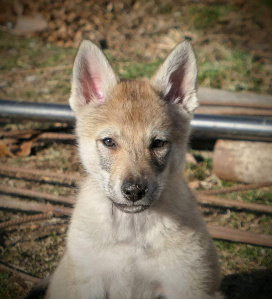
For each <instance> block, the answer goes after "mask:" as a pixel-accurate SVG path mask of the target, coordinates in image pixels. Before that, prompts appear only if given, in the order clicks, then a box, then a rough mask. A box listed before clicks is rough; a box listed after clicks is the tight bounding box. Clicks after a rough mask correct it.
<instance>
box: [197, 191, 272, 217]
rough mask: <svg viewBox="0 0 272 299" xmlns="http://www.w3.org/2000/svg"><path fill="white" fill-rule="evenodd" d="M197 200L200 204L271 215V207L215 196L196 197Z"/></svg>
mask: <svg viewBox="0 0 272 299" xmlns="http://www.w3.org/2000/svg"><path fill="white" fill-rule="evenodd" d="M197 199H198V201H199V202H202V203H211V204H218V205H222V206H224V207H228V208H238V209H246V210H250V211H258V212H263V213H272V207H270V206H266V205H261V204H256V203H248V202H242V201H237V200H232V199H226V198H220V197H216V196H209V195H201V194H199V195H197Z"/></svg>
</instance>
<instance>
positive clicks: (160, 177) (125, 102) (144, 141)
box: [70, 42, 197, 213]
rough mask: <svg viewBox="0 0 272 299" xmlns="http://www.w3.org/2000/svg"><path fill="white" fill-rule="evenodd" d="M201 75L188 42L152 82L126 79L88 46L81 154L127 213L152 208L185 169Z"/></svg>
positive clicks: (78, 75) (81, 95)
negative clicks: (170, 180)
mask: <svg viewBox="0 0 272 299" xmlns="http://www.w3.org/2000/svg"><path fill="white" fill-rule="evenodd" d="M183 56H184V57H185V59H184V57H183ZM179 60H180V61H179ZM191 64H192V65H191ZM195 77H196V70H195V60H194V55H193V52H192V49H191V47H190V45H189V44H188V43H185V44H183V43H182V44H180V45H179V46H178V47H177V48H176V49H175V50H174V51H173V52H172V53H171V54H170V56H169V57H168V58H167V59H166V61H165V62H164V63H163V65H162V66H161V68H160V69H159V70H158V72H157V73H156V74H155V76H154V77H153V78H152V79H151V80H133V81H127V82H121V83H119V82H118V81H119V80H118V78H117V77H116V76H115V74H114V72H113V70H112V68H111V67H110V65H109V63H108V61H107V60H106V58H105V57H104V55H103V54H102V52H101V51H100V50H99V49H98V48H97V47H96V46H94V45H93V44H92V43H90V42H84V43H83V44H82V45H81V47H80V49H79V52H78V54H77V57H76V61H75V66H74V76H73V84H72V95H71V98H70V103H71V107H72V108H73V109H74V111H75V112H76V118H77V135H78V139H79V150H80V155H81V159H82V162H83V165H84V166H85V169H86V170H87V171H88V172H89V173H90V174H91V176H92V177H93V178H95V179H96V182H97V184H100V185H101V186H102V187H103V189H104V191H105V194H106V196H107V198H108V199H109V200H110V201H111V202H112V203H113V204H114V205H115V206H116V207H117V208H119V209H120V210H122V211H124V212H127V213H137V212H141V211H143V210H145V209H147V208H148V207H149V206H150V205H151V204H152V203H153V202H155V201H156V200H158V199H159V197H160V194H161V191H162V190H163V188H164V187H165V186H166V185H167V180H168V178H169V174H171V173H175V172H176V171H177V170H179V169H180V167H181V166H182V161H183V159H184V155H185V151H186V145H187V140H188V134H189V121H190V117H191V112H192V111H193V110H194V108H196V106H197V99H196V97H195Z"/></svg>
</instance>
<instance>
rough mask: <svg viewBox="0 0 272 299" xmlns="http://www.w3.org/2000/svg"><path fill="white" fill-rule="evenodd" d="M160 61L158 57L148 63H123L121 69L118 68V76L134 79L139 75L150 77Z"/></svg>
mask: <svg viewBox="0 0 272 299" xmlns="http://www.w3.org/2000/svg"><path fill="white" fill-rule="evenodd" d="M161 63H162V60H161V59H158V60H156V61H154V62H153V63H150V64H146V63H141V62H135V63H130V64H128V65H124V66H123V68H122V70H121V71H120V70H119V71H120V77H121V78H123V79H135V78H139V77H147V78H150V77H151V76H152V75H154V73H155V72H156V70H157V69H158V67H159V65H160V64H161Z"/></svg>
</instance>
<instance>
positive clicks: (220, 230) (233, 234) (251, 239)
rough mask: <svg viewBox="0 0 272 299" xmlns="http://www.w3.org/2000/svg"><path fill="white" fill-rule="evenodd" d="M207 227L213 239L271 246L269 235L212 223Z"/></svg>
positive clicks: (271, 240) (271, 237)
mask: <svg viewBox="0 0 272 299" xmlns="http://www.w3.org/2000/svg"><path fill="white" fill-rule="evenodd" d="M207 228H208V231H209V233H210V235H211V236H212V237H213V238H215V239H221V240H228V241H232V242H241V243H248V244H254V245H260V246H267V247H272V236H271V235H264V234H256V233H250V232H247V231H242V230H238V229H234V228H229V227H225V226H217V225H212V224H208V225H207Z"/></svg>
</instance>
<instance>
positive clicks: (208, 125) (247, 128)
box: [191, 114, 272, 141]
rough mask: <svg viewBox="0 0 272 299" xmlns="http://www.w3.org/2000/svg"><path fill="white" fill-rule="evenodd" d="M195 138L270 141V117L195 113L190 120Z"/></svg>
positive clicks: (271, 138)
mask: <svg viewBox="0 0 272 299" xmlns="http://www.w3.org/2000/svg"><path fill="white" fill-rule="evenodd" d="M191 126H192V135H193V138H196V139H217V138H228V139H246V140H259V141H272V119H269V118H268V117H263V118H253V117H251V118H249V117H232V116H219V115H203V114H196V115H195V116H194V118H193V120H192V122H191Z"/></svg>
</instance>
